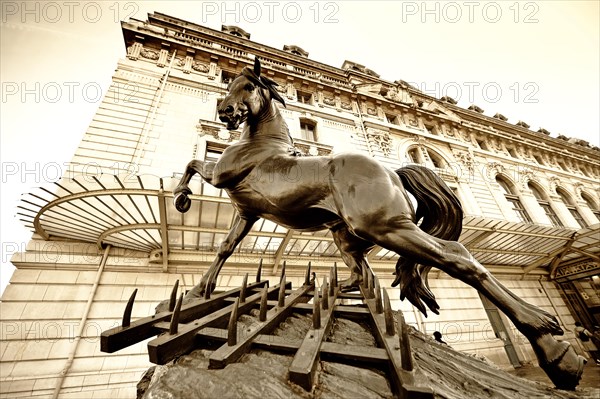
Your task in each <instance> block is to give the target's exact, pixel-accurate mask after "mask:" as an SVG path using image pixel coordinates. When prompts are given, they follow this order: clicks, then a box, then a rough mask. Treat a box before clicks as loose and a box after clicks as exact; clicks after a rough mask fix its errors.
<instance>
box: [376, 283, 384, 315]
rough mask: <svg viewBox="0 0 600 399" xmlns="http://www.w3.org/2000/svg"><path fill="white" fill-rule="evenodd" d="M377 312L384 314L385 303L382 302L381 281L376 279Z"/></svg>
mask: <svg viewBox="0 0 600 399" xmlns="http://www.w3.org/2000/svg"><path fill="white" fill-rule="evenodd" d="M375 312H376V313H377V314H381V313H383V303H382V302H381V287H380V286H379V279H378V278H377V277H375Z"/></svg>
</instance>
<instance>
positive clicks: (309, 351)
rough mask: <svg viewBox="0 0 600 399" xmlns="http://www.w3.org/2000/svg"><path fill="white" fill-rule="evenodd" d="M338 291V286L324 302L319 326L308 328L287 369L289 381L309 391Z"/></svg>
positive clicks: (330, 321) (330, 322)
mask: <svg viewBox="0 0 600 399" xmlns="http://www.w3.org/2000/svg"><path fill="white" fill-rule="evenodd" d="M330 283H331V282H330ZM326 290H327V289H326V288H325V291H326ZM338 292H339V288H335V291H334V293H333V296H332V297H330V298H329V303H328V304H327V305H326V306H325V304H324V306H323V312H322V313H321V323H320V326H321V327H320V328H318V329H315V328H310V329H309V330H308V332H307V333H306V335H305V336H304V340H302V344H301V345H300V348H299V349H298V351H297V352H296V355H295V356H294V360H292V364H291V366H290V369H289V379H290V381H291V382H293V383H294V384H297V385H299V386H301V387H302V388H304V389H305V390H307V391H309V392H310V391H311V390H312V387H313V385H314V380H315V373H316V371H317V364H318V363H319V359H320V357H319V354H320V351H321V345H322V343H323V340H325V339H326V338H327V336H328V335H329V331H330V330H331V326H332V325H333V317H332V316H333V308H334V307H335V306H334V305H335V301H336V299H337V294H338ZM321 300H322V301H327V298H325V297H323V298H322V299H321Z"/></svg>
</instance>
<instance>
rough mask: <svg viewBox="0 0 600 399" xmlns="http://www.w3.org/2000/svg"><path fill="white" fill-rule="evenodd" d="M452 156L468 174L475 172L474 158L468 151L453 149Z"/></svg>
mask: <svg viewBox="0 0 600 399" xmlns="http://www.w3.org/2000/svg"><path fill="white" fill-rule="evenodd" d="M454 157H455V158H456V159H458V161H459V162H460V163H461V164H462V165H463V166H464V167H465V168H467V170H468V171H469V175H472V174H473V173H474V172H475V158H473V155H472V154H471V153H469V152H464V151H455V152H454Z"/></svg>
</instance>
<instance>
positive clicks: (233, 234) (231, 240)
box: [186, 215, 258, 298]
mask: <svg viewBox="0 0 600 399" xmlns="http://www.w3.org/2000/svg"><path fill="white" fill-rule="evenodd" d="M257 220H258V218H254V217H253V218H247V217H240V216H239V215H238V216H237V217H236V219H235V221H234V222H233V226H232V227H231V230H230V231H229V233H228V234H227V237H225V240H224V241H223V242H222V243H221V245H220V246H219V250H218V252H217V257H216V258H215V260H214V261H213V262H212V264H211V265H210V267H209V268H208V270H207V272H206V273H205V274H204V276H203V277H202V279H201V280H200V283H198V284H197V285H196V286H194V288H192V289H191V290H190V292H188V293H187V295H186V298H202V297H203V296H204V295H205V294H206V291H207V290H210V291H209V292H212V291H213V290H214V289H215V287H216V283H217V277H218V276H219V273H220V272H221V268H222V267H223V265H224V264H225V261H226V260H227V258H229V257H230V256H231V254H232V253H233V251H234V250H235V248H236V247H237V246H238V244H239V243H240V242H241V241H242V240H243V239H244V237H246V235H248V232H249V231H250V229H251V228H252V226H253V225H254V223H255V222H256V221H257Z"/></svg>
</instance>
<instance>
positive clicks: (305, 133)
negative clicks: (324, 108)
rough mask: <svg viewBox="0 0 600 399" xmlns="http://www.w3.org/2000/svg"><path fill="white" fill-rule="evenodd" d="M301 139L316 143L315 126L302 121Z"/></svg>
mask: <svg viewBox="0 0 600 399" xmlns="http://www.w3.org/2000/svg"><path fill="white" fill-rule="evenodd" d="M300 138H301V139H303V140H309V141H316V138H315V125H314V124H312V123H309V122H303V121H300Z"/></svg>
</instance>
